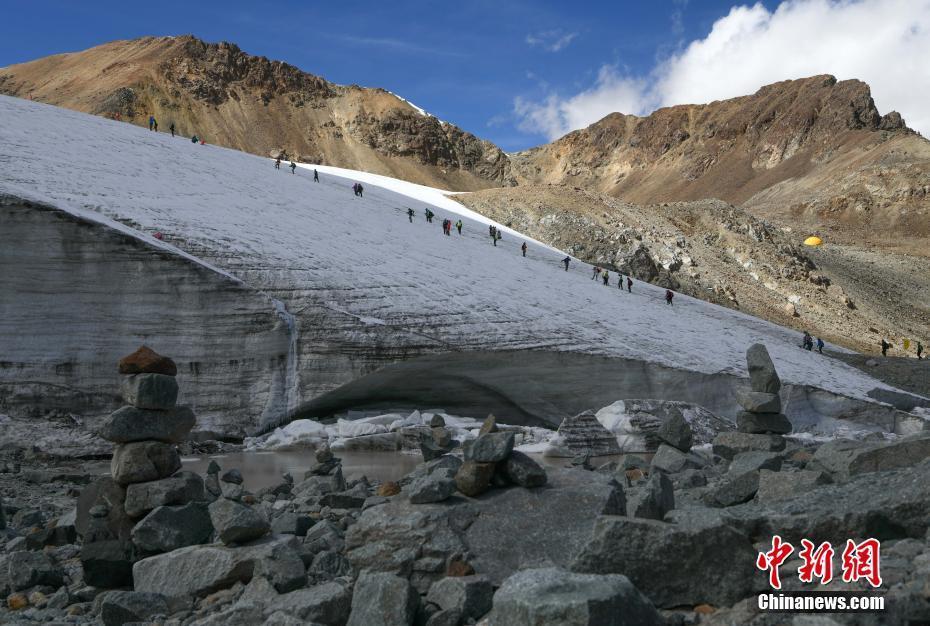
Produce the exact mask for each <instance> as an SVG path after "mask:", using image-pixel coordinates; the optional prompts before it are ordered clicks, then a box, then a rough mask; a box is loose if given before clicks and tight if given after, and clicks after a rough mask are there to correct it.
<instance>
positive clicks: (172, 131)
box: [168, 122, 174, 137]
mask: <svg viewBox="0 0 930 626" xmlns="http://www.w3.org/2000/svg"><path fill="white" fill-rule="evenodd" d="M168 130H170V131H171V136H172V137H174V122H171V126H169V127H168Z"/></svg>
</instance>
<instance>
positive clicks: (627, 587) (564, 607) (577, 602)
mask: <svg viewBox="0 0 930 626" xmlns="http://www.w3.org/2000/svg"><path fill="white" fill-rule="evenodd" d="M664 623H665V622H664V621H663V620H662V618H661V617H660V616H659V613H658V612H657V611H656V609H655V607H654V606H653V605H652V603H651V602H650V601H649V600H648V599H647V598H646V597H645V596H644V595H643V594H642V593H640V592H639V590H637V589H636V587H634V586H633V583H631V582H630V580H629V579H628V578H627V577H626V576H621V575H619V574H608V575H604V576H602V575H592V574H577V573H572V572H568V571H565V570H563V569H560V568H555V567H550V568H543V569H528V570H523V571H521V572H517V573H516V574H514V575H513V576H510V577H509V578H508V579H507V580H506V581H504V584H503V585H501V588H500V589H498V590H497V593H495V594H494V609H493V610H492V611H491V615H490V616H489V620H488V626H661V625H662V624H664Z"/></svg>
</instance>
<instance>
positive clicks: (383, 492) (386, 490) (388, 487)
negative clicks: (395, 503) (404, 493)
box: [375, 480, 400, 498]
mask: <svg viewBox="0 0 930 626" xmlns="http://www.w3.org/2000/svg"><path fill="white" fill-rule="evenodd" d="M399 493H400V485H398V484H397V483H396V482H394V481H390V480H389V481H388V482H386V483H381V484H380V485H378V488H377V489H376V490H375V495H376V496H381V497H384V498H389V497H391V496H396V495H397V494H399Z"/></svg>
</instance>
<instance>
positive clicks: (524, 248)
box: [520, 241, 526, 258]
mask: <svg viewBox="0 0 930 626" xmlns="http://www.w3.org/2000/svg"><path fill="white" fill-rule="evenodd" d="M520 249H521V250H522V251H523V257H524V258H526V242H525V241H524V242H523V245H522V246H520Z"/></svg>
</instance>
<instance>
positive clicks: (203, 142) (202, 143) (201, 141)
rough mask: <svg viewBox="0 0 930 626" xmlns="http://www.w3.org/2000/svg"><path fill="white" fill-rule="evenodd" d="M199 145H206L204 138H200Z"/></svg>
mask: <svg viewBox="0 0 930 626" xmlns="http://www.w3.org/2000/svg"><path fill="white" fill-rule="evenodd" d="M200 145H201V146H205V145H207V140H206V139H203V138H201V139H200Z"/></svg>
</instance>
